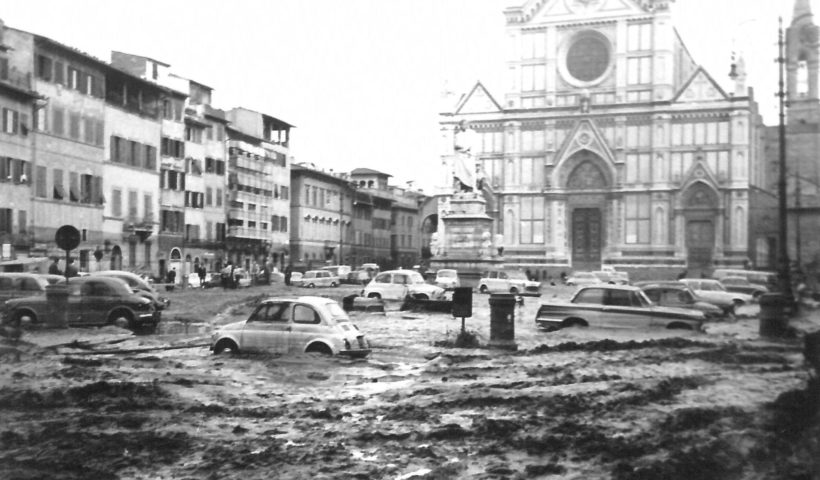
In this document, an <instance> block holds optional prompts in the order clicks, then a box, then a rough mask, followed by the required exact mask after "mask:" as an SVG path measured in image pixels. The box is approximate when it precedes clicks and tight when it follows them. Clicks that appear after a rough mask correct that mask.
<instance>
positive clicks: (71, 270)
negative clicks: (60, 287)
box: [65, 258, 80, 277]
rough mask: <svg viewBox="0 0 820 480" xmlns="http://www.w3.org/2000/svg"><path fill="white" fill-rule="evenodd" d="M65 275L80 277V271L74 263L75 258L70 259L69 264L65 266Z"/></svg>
mask: <svg viewBox="0 0 820 480" xmlns="http://www.w3.org/2000/svg"><path fill="white" fill-rule="evenodd" d="M65 276H66V277H79V276H80V272H79V270H77V266H76V265H74V259H73V258H72V259H71V260H69V261H68V265H66V267H65Z"/></svg>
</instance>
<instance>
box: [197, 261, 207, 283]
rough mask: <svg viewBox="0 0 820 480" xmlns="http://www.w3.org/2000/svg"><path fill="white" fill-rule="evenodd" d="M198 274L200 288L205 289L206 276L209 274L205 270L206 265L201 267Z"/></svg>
mask: <svg viewBox="0 0 820 480" xmlns="http://www.w3.org/2000/svg"><path fill="white" fill-rule="evenodd" d="M196 273H197V274H199V287H200V288H205V276H206V275H207V273H208V272H207V270H206V269H205V265H200V266H199V269H197V272H196Z"/></svg>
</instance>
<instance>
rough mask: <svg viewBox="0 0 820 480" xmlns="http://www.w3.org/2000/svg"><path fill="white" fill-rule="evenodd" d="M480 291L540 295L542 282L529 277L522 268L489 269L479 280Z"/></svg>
mask: <svg viewBox="0 0 820 480" xmlns="http://www.w3.org/2000/svg"><path fill="white" fill-rule="evenodd" d="M478 291H479V292H481V293H512V294H514V295H535V296H538V295H541V282H536V281H534V280H530V279H528V278H527V274H526V273H524V272H522V271H521V270H489V271H486V272H484V273H483V274H482V275H481V278H480V279H479V280H478Z"/></svg>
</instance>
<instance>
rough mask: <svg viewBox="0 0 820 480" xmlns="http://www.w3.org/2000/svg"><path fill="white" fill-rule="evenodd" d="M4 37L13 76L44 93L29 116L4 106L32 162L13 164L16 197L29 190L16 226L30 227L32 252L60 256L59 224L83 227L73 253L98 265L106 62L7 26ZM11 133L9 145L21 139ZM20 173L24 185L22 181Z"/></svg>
mask: <svg viewBox="0 0 820 480" xmlns="http://www.w3.org/2000/svg"><path fill="white" fill-rule="evenodd" d="M3 43H4V45H7V46H8V47H9V48H7V49H6V50H5V52H6V55H7V56H6V59H7V64H8V69H9V73H8V75H9V77H10V78H16V79H18V81H23V80H22V79H23V78H26V77H28V78H31V82H32V83H31V85H32V86H31V89H32V90H34V91H35V92H37V96H38V97H40V98H39V99H37V100H35V102H34V105H33V106H34V107H35V108H34V109H33V110H31V114H30V115H31V117H29V113H27V112H23V111H17V112H16V114H15V112H14V111H13V110H12V109H10V108H8V107H7V111H8V112H9V113H5V112H4V118H7V119H8V121H6V122H5V123H6V124H8V126H7V127H6V128H8V129H9V131H16V132H18V134H19V135H21V136H22V135H23V133H24V132H25V135H26V136H30V137H31V138H30V142H31V143H30V145H31V146H30V147H29V148H30V149H31V156H30V158H31V163H30V164H25V163H21V162H20V161H17V162H11V165H12V176H13V177H14V175H15V174H19V175H18V176H17V179H16V180H17V182H18V183H17V184H16V185H14V182H12V185H14V186H13V187H12V189H11V191H12V192H13V193H12V194H16V193H21V194H22V195H20V196H19V197H16V198H18V201H19V199H22V198H26V195H25V191H24V189H29V190H28V191H29V192H30V193H29V195H28V197H29V198H30V199H31V206H30V208H29V210H28V211H26V213H25V214H23V215H22V218H21V214H20V211H23V210H22V209H20V210H17V215H16V216H17V219H16V222H15V224H16V225H17V226H18V227H17V228H18V232H19V225H20V224H21V223H23V224H26V225H28V226H27V227H26V229H25V230H26V232H27V234H26V235H28V238H27V242H28V243H29V246H30V247H29V253H31V254H35V255H42V256H47V255H55V256H57V255H59V256H63V255H64V252H63V251H61V250H60V249H58V248H57V245H56V243H55V240H54V234H55V233H56V231H57V229H58V228H59V227H60V226H62V225H64V224H72V225H74V226H75V227H76V228H77V229H78V230H79V231H80V233H81V243H80V245H79V247H78V249H77V251H76V255H77V256H78V257H79V267H80V268H82V269H85V270H88V269H91V268H94V267H96V264H95V263H94V262H95V261H96V260H95V259H94V257H93V255H92V252H94V251H96V250H97V247H98V246H101V245H103V238H104V235H103V215H102V210H103V201H104V197H103V188H102V178H103V177H102V176H103V162H104V159H105V155H104V143H105V142H104V138H105V132H104V128H103V124H104V116H105V114H104V112H105V75H106V71H107V68H108V66H107V65H106V64H105V63H104V62H102V61H100V60H99V59H96V58H94V57H92V56H90V55H88V54H85V53H83V52H80V51H78V50H76V49H74V48H71V47H69V46H66V45H63V44H62V43H59V42H56V41H54V40H51V39H49V38H46V37H43V36H40V35H35V34H32V33H29V32H24V31H21V30H17V29H13V28H9V27H5V26H4V27H3ZM13 135H16V134H12V135H10V136H9V138H8V140H9V142H3V143H8V145H6V146H4V148H13V145H14V144H15V143H17V142H15V141H14V139H13ZM23 153H24V152H22V151H21V152H20V154H23ZM12 158H14V157H12ZM18 160H23V159H21V158H18ZM21 172H22V173H21ZM23 176H25V178H26V182H25V183H24V182H22V181H20V180H21V178H23ZM7 178H8V175H7ZM12 180H14V178H12ZM23 185H28V186H23ZM4 190H6V189H4ZM13 216H14V215H13ZM21 220H24V221H23V222H21Z"/></svg>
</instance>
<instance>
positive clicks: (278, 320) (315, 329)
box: [211, 297, 370, 358]
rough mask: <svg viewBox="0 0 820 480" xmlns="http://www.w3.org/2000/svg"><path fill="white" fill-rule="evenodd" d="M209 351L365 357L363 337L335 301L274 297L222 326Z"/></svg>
mask: <svg viewBox="0 0 820 480" xmlns="http://www.w3.org/2000/svg"><path fill="white" fill-rule="evenodd" d="M211 351H213V352H214V354H220V353H222V352H225V351H231V352H240V351H249V352H265V353H275V354H286V353H303V352H304V353H321V354H327V355H344V356H349V357H356V358H361V357H366V356H368V355H369V354H370V346H369V344H368V342H367V340H366V339H365V336H364V334H363V333H362V332H361V331H359V328H358V327H357V326H356V325H354V324H353V322H351V321H350V317H348V316H347V313H345V311H344V310H343V309H342V307H341V306H340V305H339V303H338V302H336V301H335V300H332V299H329V298H324V297H275V298H269V299H267V300H264V301H262V302H261V303H260V304H259V306H257V307H256V309H255V310H254V311H253V313H251V315H250V317H248V319H247V320H244V321H241V322H235V323H231V324H228V325H225V326H223V327H221V328H219V329H218V330H216V331H215V332H214V333H213V335H212V336H211Z"/></svg>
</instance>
